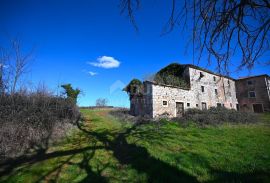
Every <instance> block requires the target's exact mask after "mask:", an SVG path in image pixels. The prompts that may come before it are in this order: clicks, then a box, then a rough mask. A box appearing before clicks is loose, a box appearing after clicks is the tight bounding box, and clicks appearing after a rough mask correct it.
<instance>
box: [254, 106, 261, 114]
mask: <svg viewBox="0 0 270 183" xmlns="http://www.w3.org/2000/svg"><path fill="white" fill-rule="evenodd" d="M253 111H254V112H255V113H262V112H263V105H262V104H253Z"/></svg>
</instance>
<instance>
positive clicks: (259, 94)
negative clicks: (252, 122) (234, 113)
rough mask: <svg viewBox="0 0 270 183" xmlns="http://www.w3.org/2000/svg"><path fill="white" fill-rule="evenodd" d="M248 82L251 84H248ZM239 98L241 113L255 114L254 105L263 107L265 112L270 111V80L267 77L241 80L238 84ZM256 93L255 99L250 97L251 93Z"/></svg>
mask: <svg viewBox="0 0 270 183" xmlns="http://www.w3.org/2000/svg"><path fill="white" fill-rule="evenodd" d="M248 81H250V82H251V84H248ZM236 86H237V87H236V91H237V98H238V101H239V105H240V110H241V111H250V112H254V108H253V104H261V105H263V109H264V111H270V98H269V97H270V79H269V77H266V76H258V77H250V78H246V79H240V80H237V82H236ZM250 91H254V92H255V97H250V96H249V92H250Z"/></svg>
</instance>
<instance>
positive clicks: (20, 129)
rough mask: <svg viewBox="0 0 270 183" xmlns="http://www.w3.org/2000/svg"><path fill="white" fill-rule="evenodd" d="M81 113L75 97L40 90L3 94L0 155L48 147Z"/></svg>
mask: <svg viewBox="0 0 270 183" xmlns="http://www.w3.org/2000/svg"><path fill="white" fill-rule="evenodd" d="M79 116H80V113H79V110H78V109H77V106H76V104H75V102H74V100H69V99H64V98H61V97H58V96H53V95H49V94H44V93H39V92H36V93H31V94H26V93H16V94H13V95H0V157H1V158H0V159H5V158H8V157H15V156H19V155H22V154H24V153H27V152H30V151H36V152H42V151H45V150H46V149H47V147H48V144H49V142H50V141H52V140H54V139H57V138H58V137H60V136H62V135H63V134H64V133H65V131H66V130H65V129H66V128H68V127H70V126H72V124H73V123H75V120H76V119H78V117H79Z"/></svg>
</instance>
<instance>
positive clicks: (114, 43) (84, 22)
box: [0, 0, 270, 107]
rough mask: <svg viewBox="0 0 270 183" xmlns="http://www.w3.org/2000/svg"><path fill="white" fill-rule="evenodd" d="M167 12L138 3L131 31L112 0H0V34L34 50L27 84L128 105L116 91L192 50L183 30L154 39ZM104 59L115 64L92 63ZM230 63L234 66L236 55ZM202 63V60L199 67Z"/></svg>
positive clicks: (151, 2)
mask: <svg viewBox="0 0 270 183" xmlns="http://www.w3.org/2000/svg"><path fill="white" fill-rule="evenodd" d="M169 14H170V3H168V2H167V1H158V0H147V1H143V2H142V6H141V8H140V9H139V10H138V12H136V14H135V15H136V21H137V24H138V27H139V33H137V32H136V31H135V29H134V28H133V27H132V25H131V24H130V22H129V19H128V18H127V16H125V15H120V9H119V1H118V0H89V1H87V0H76V1H75V0H66V1H64V0H57V1H52V0H48V1H41V0H32V1H29V0H17V1H16V0H1V4H0V26H1V27H0V28H1V29H0V36H2V35H4V34H5V33H8V34H10V35H19V37H20V39H21V40H22V43H23V46H24V48H25V49H26V50H27V49H30V48H31V47H32V46H34V47H35V52H34V56H35V61H34V62H33V63H32V64H31V71H30V72H29V73H28V75H27V80H29V81H31V82H32V84H33V85H37V84H38V83H40V82H44V83H46V84H47V85H48V87H49V88H51V89H52V90H54V91H56V90H57V86H58V85H59V84H62V83H71V84H72V85H73V86H74V87H78V88H80V89H82V90H83V92H84V95H82V96H81V97H80V99H79V105H81V106H88V105H94V104H95V100H96V99H97V98H99V97H102V98H107V99H108V100H109V104H110V105H115V106H122V107H124V106H125V107H128V106H129V100H128V96H127V95H126V94H125V93H124V92H122V91H121V89H120V88H121V87H122V85H123V84H124V85H125V84H127V83H128V82H129V81H130V80H131V79H132V78H139V79H143V78H144V76H146V75H149V74H152V73H154V72H156V71H158V70H159V69H160V68H162V67H164V66H166V65H168V64H169V63H171V62H179V63H192V52H191V51H186V50H189V49H186V45H187V42H188V40H189V39H188V38H189V37H190V32H189V31H188V30H186V31H183V32H181V30H180V29H177V28H176V29H175V30H174V31H173V32H172V33H170V34H167V35H166V36H160V34H161V31H162V28H163V26H164V25H165V23H166V21H167V18H168V17H169ZM1 40H4V38H3V36H2V37H1ZM2 42H3V41H2ZM104 56H105V57H104ZM108 59H109V61H112V60H113V61H114V60H116V61H118V62H119V65H118V67H116V66H115V65H110V66H111V68H102V67H100V66H101V65H98V64H93V63H101V62H102V60H103V61H106V60H108ZM265 59H269V56H268V58H266V57H265ZM232 60H233V62H236V63H237V62H238V60H239V57H238V56H237V55H236V56H235V57H233V58H232ZM89 63H90V64H89ZM91 63H92V64H91ZM113 63H114V64H115V63H116V62H113ZM206 64H207V63H206V62H204V61H203V60H202V61H201V63H200V66H203V67H204V66H206ZM116 65H117V64H116ZM103 66H104V65H103ZM208 69H210V70H214V69H215V66H214V65H212V66H210V67H208ZM269 71H270V67H269V66H267V67H265V66H260V65H256V66H255V68H254V69H253V70H252V71H251V73H248V72H247V71H241V72H238V73H233V74H232V76H233V77H235V78H238V77H239V76H246V75H247V74H251V75H257V74H265V73H268V74H269Z"/></svg>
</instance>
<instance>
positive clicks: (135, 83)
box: [123, 79, 144, 98]
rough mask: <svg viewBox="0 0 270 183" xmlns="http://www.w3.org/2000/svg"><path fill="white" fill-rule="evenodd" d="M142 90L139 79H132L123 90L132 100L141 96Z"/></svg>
mask: <svg viewBox="0 0 270 183" xmlns="http://www.w3.org/2000/svg"><path fill="white" fill-rule="evenodd" d="M143 89H144V87H143V83H142V82H141V81H140V80H139V79H133V80H131V81H130V83H129V84H128V85H127V86H126V87H125V88H124V89H123V90H124V91H126V92H127V93H128V94H129V97H130V98H133V97H134V96H142V95H143Z"/></svg>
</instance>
